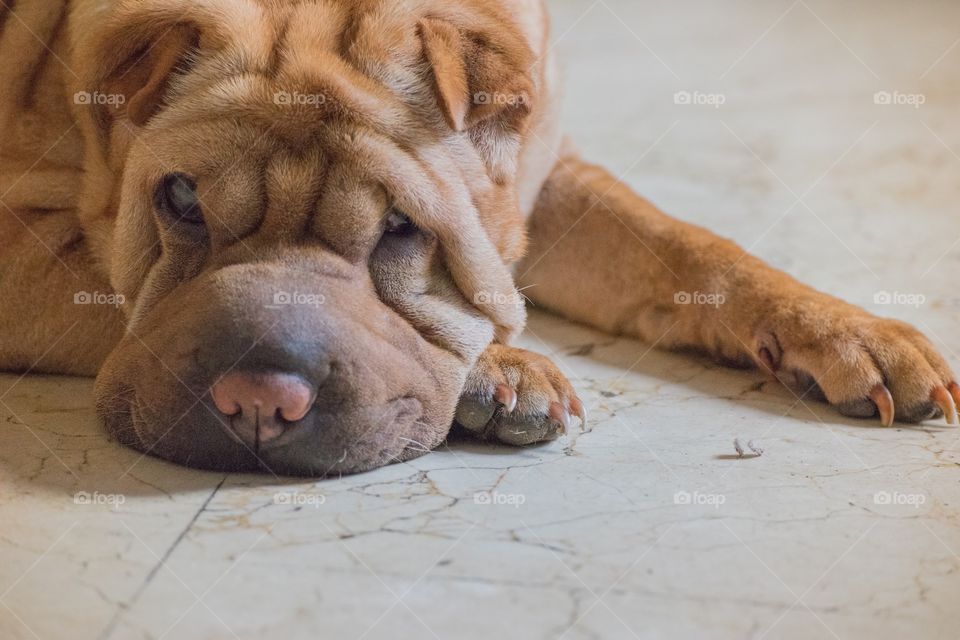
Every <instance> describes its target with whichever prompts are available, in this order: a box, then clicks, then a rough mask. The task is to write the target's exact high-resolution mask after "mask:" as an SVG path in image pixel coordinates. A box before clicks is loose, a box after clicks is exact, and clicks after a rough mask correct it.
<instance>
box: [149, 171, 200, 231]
mask: <svg viewBox="0 0 960 640" xmlns="http://www.w3.org/2000/svg"><path fill="white" fill-rule="evenodd" d="M154 200H155V204H156V207H157V209H158V210H159V211H162V212H164V213H166V214H167V215H169V216H170V217H171V218H173V219H174V220H179V221H181V222H186V223H188V224H203V211H202V210H201V208H200V198H199V197H198V196H197V183H196V182H194V181H193V178H191V177H190V176H188V175H185V174H183V173H171V174H168V175H166V176H164V177H163V180H161V181H160V184H159V185H158V186H157V193H156V196H155V198H154Z"/></svg>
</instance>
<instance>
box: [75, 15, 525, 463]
mask: <svg viewBox="0 0 960 640" xmlns="http://www.w3.org/2000/svg"><path fill="white" fill-rule="evenodd" d="M471 4H475V5H476V6H481V5H482V4H483V3H471ZM491 4H492V3H491ZM463 5H464V3H454V2H437V1H414V0H411V1H410V2H404V1H399V0H376V1H374V0H370V1H356V0H323V1H317V2H295V1H293V0H291V1H289V2H282V1H279V0H276V1H270V2H267V1H266V0H263V1H261V2H257V1H255V0H206V1H204V2H188V1H187V0H137V1H129V2H123V3H120V5H119V7H117V8H116V9H114V10H112V11H111V12H110V13H109V14H108V15H106V16H104V17H103V20H102V27H101V28H99V29H98V30H97V31H96V32H95V33H93V34H90V36H89V37H88V38H87V39H85V40H84V41H83V42H81V43H80V44H78V55H79V56H80V58H81V59H83V60H85V64H86V65H88V73H87V74H86V75H85V78H84V83H85V85H86V86H85V87H84V90H85V91H87V92H89V93H90V94H91V100H90V101H87V102H88V104H86V105H85V106H83V107H82V113H81V114H80V116H81V118H82V122H83V126H84V128H85V136H86V138H87V142H88V147H89V148H88V160H87V165H88V172H89V176H90V177H89V179H88V183H87V186H86V189H85V194H84V198H83V204H82V215H83V216H84V219H85V221H86V222H87V225H88V227H90V228H95V227H96V224H95V223H96V221H97V219H98V218H100V219H102V220H103V221H105V224H106V225H107V226H109V227H110V229H111V233H110V235H109V237H106V236H104V237H92V238H91V240H92V242H93V243H94V244H95V245H96V246H98V247H100V250H101V253H104V254H107V255H109V261H110V272H111V279H112V283H113V285H114V287H115V288H116V289H117V291H118V292H119V293H121V294H123V295H124V296H125V297H126V300H127V303H126V305H125V306H126V308H127V319H128V331H127V334H126V336H125V337H124V339H123V341H122V342H121V344H120V345H119V346H118V347H117V348H116V350H115V351H114V352H113V353H112V355H111V356H110V358H109V359H108V361H107V363H106V364H105V366H104V367H103V369H102V371H101V373H100V375H99V377H98V382H97V388H96V393H97V401H98V407H99V411H100V414H101V416H102V418H103V420H104V421H105V423H106V425H107V426H108V428H109V429H110V431H111V432H112V433H114V434H115V435H116V436H117V437H118V438H119V439H120V440H121V441H122V442H125V443H127V444H130V445H132V446H134V447H136V448H139V449H141V450H143V451H146V452H149V453H151V454H154V455H158V456H161V457H164V458H168V459H170V460H174V461H177V462H180V463H184V464H189V465H191V466H199V467H203V468H214V469H225V470H255V469H264V470H268V471H272V472H274V473H278V474H279V473H288V474H310V475H322V474H328V473H344V472H354V471H360V470H365V469H369V468H373V467H376V466H379V465H383V464H386V463H388V462H390V461H394V460H404V459H408V458H411V457H414V456H416V455H419V454H420V453H422V452H425V451H427V450H429V449H430V448H432V447H434V446H436V445H437V444H439V443H440V442H441V441H442V440H443V439H444V437H445V436H446V434H447V431H448V429H449V426H450V423H451V419H452V415H453V411H454V408H455V405H456V402H457V398H458V395H459V393H460V391H461V387H462V385H463V381H464V378H465V376H466V373H467V372H468V370H469V368H470V367H471V366H472V364H473V363H474V361H475V359H476V357H477V356H478V355H479V353H480V352H481V351H482V350H483V349H484V348H485V347H486V346H487V345H488V344H489V342H490V341H491V340H493V339H495V338H501V339H503V338H506V337H507V336H509V335H511V334H513V333H515V332H517V331H518V330H519V329H520V328H521V327H522V324H523V319H524V311H523V306H522V304H520V297H519V295H518V293H517V292H516V290H515V288H514V285H513V282H512V279H511V276H510V272H509V268H508V265H509V263H510V262H512V261H513V260H515V259H516V258H517V257H519V255H520V253H521V252H522V250H523V242H524V238H523V232H522V223H521V220H520V213H519V211H518V205H517V198H516V192H515V189H514V188H513V184H512V182H513V175H514V169H515V164H516V162H517V157H518V153H519V147H520V142H521V137H522V132H523V129H524V126H525V124H526V122H527V119H528V117H529V115H530V111H531V100H532V99H533V98H534V95H533V94H534V90H535V87H534V83H533V81H532V80H531V69H532V67H533V65H534V61H533V59H532V54H531V52H530V50H529V47H528V46H527V45H526V43H525V42H524V40H523V38H522V36H521V35H520V33H519V32H518V31H517V29H516V27H514V26H513V23H512V22H511V21H510V19H509V18H508V17H507V16H504V15H500V14H498V13H497V12H496V11H494V10H491V9H483V10H478V9H475V8H473V9H467V8H465V7H464V6H463ZM93 235H94V236H96V234H95V233H94V234H93Z"/></svg>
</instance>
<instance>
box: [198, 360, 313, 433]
mask: <svg viewBox="0 0 960 640" xmlns="http://www.w3.org/2000/svg"><path fill="white" fill-rule="evenodd" d="M210 396H211V397H212V398H213V403H214V405H215V406H216V407H217V410H218V411H219V412H220V413H222V414H223V415H224V416H225V417H226V418H227V420H229V428H230V430H231V431H232V432H233V434H234V435H235V436H237V437H238V438H240V440H241V441H242V442H243V443H245V444H248V445H252V446H254V447H256V448H258V449H259V448H260V446H261V445H264V444H267V443H268V442H270V441H272V440H275V439H277V438H279V437H280V436H281V435H283V434H284V433H285V432H286V431H287V430H288V429H289V428H291V427H292V426H293V425H295V424H296V423H297V422H299V421H300V420H302V419H303V418H304V417H305V416H306V415H307V413H309V411H310V408H311V407H312V406H313V402H314V400H315V399H316V387H315V386H313V385H311V384H310V383H308V382H307V381H306V380H304V379H303V378H302V377H300V376H298V375H295V374H289V373H248V372H244V371H237V372H232V373H228V374H227V375H225V376H224V377H222V378H220V379H219V380H217V381H216V382H215V383H214V384H213V386H212V387H211V388H210Z"/></svg>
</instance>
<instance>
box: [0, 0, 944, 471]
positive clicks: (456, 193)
mask: <svg viewBox="0 0 960 640" xmlns="http://www.w3.org/2000/svg"><path fill="white" fill-rule="evenodd" d="M548 38H549V29H548V20H547V16H546V12H545V9H544V7H543V5H542V3H541V2H539V1H538V0H523V1H512V2H507V1H506V0H460V1H452V0H354V1H348V0H324V1H318V2H295V1H292V0H291V1H283V0H206V1H205V2H199V3H198V2H186V1H185V0H141V1H133V0H126V1H117V0H61V1H59V2H50V1H41V0H19V1H17V2H14V3H13V4H12V5H9V3H8V6H5V7H3V8H0V59H3V60H5V61H11V60H12V61H15V63H14V64H4V65H2V68H0V87H2V89H0V130H2V131H3V133H4V135H3V136H2V138H0V194H2V195H0V204H2V206H0V299H2V300H3V301H4V304H2V305H0V325H2V326H3V327H5V330H4V332H3V333H2V334H0V368H3V369H6V370H11V371H33V372H56V373H68V374H78V375H91V376H93V375H95V376H97V383H96V388H95V393H96V402H97V408H98V412H99V415H100V417H101V419H102V421H103V422H104V425H105V427H106V428H107V429H108V431H109V432H110V433H111V434H112V435H113V436H114V437H115V438H116V439H118V440H119V441H120V442H123V443H124V444H127V445H129V446H132V447H135V448H137V449H139V450H141V451H144V452H146V453H149V454H151V455H157V456H160V457H163V458H167V459H170V460H173V461H175V462H179V463H182V464H186V465H190V466H197V467H202V468H212V469H224V470H263V471H269V472H273V473H277V474H297V475H315V476H321V475H327V474H333V473H349V472H357V471H363V470H366V469H371V468H374V467H377V466H381V465H384V464H388V463H390V462H394V461H399V460H405V459H409V458H412V457H415V456H418V455H422V454H423V453H425V452H427V451H429V450H430V449H432V448H433V447H435V446H437V445H439V444H440V443H441V442H442V441H443V440H444V439H445V437H446V436H447V433H448V431H449V429H450V427H451V425H452V424H454V423H456V424H459V425H460V427H463V428H464V429H466V430H467V431H470V432H473V433H475V434H476V435H477V436H478V437H483V438H490V439H496V440H499V441H502V442H505V443H509V444H514V445H525V444H530V443H533V442H538V441H542V440H549V439H552V438H555V437H557V436H558V435H559V434H561V433H563V432H564V431H565V430H567V429H569V428H572V425H573V422H574V420H575V418H579V419H580V420H583V419H585V411H584V407H583V403H582V402H581V401H580V400H579V398H577V396H576V392H575V390H574V389H573V387H572V386H571V384H570V383H569V381H567V380H566V378H565V377H564V376H563V375H562V374H561V373H560V371H559V370H558V368H557V367H556V366H555V365H554V364H553V363H552V362H550V360H549V359H547V358H545V357H543V356H540V355H538V354H534V353H531V352H528V351H525V350H522V349H518V348H515V347H512V346H510V342H511V340H512V339H513V338H514V337H515V336H516V335H517V334H518V333H519V332H520V331H522V329H523V326H524V321H525V312H524V304H523V303H524V298H523V297H522V296H521V295H520V293H519V292H518V287H520V288H522V289H523V290H524V294H525V295H527V296H529V297H530V298H531V299H532V300H533V301H534V302H536V303H537V304H538V305H539V306H542V307H545V308H548V309H551V310H553V311H555V312H557V313H559V314H561V315H563V316H564V317H567V318H570V319H572V320H576V321H580V322H583V323H586V324H589V325H591V326H594V327H597V328H599V329H602V330H604V331H608V332H610V333H615V334H622V335H628V336H633V337H637V338H640V339H642V340H645V341H648V342H651V343H656V344H657V345H659V346H663V347H667V348H676V349H695V350H699V351H702V352H705V353H708V354H710V355H711V356H713V357H715V358H716V359H718V360H720V361H722V362H725V363H729V364H731V365H734V366H748V367H749V366H756V367H760V368H762V369H765V370H767V371H768V372H769V373H770V374H771V375H774V376H776V377H778V378H780V379H781V380H783V381H784V382H786V383H788V384H794V385H799V386H800V387H801V388H803V389H804V390H807V389H810V390H812V392H813V393H814V394H815V395H818V396H819V397H821V398H822V399H824V400H826V401H828V402H830V403H831V404H833V405H835V406H836V407H837V408H838V409H839V410H840V411H841V412H843V413H845V414H847V415H853V416H859V417H874V416H878V417H879V419H880V420H881V421H882V422H883V424H886V425H889V424H892V423H893V421H894V420H903V421H911V422H915V421H921V420H925V419H930V418H935V417H943V416H945V417H946V419H947V420H948V421H949V422H954V421H955V420H956V408H955V403H956V402H960V387H958V386H957V384H956V382H955V381H954V380H955V378H954V376H953V373H952V372H951V371H950V368H949V367H948V365H947V364H946V362H945V361H944V359H943V358H942V357H941V356H940V355H939V354H938V353H937V350H936V349H935V348H934V347H933V346H932V345H931V343H930V342H929V341H928V340H927V339H926V338H925V337H924V336H923V335H921V334H920V333H919V332H918V331H917V330H916V329H914V328H912V327H910V326H909V325H906V324H904V323H901V322H898V321H894V320H886V319H882V318H877V317H875V316H872V315H870V314H868V313H867V312H866V311H864V310H862V309H859V308H857V307H854V306H852V305H849V304H846V303H845V302H843V301H841V300H838V299H836V298H833V297H831V296H828V295H826V294H822V293H819V292H817V291H814V290H812V289H811V288H809V287H806V286H805V285H803V284H801V283H799V282H797V281H796V280H794V279H793V278H791V277H790V276H788V275H786V274H784V273H782V272H779V271H777V270H774V269H772V268H770V267H768V266H767V265H765V264H763V263H762V262H761V261H759V260H757V259H756V258H753V257H752V256H750V255H748V254H746V253H745V252H744V251H743V250H742V249H740V248H739V247H737V246H736V245H735V244H733V243H731V242H729V241H727V240H724V239H722V238H719V237H717V236H715V235H713V234H712V233H710V232H708V231H706V230H704V229H701V228H699V227H695V226H693V225H689V224H686V223H683V222H680V221H678V220H675V219H673V218H671V217H669V216H667V215H666V214H664V213H662V212H660V211H659V210H657V209H656V208H655V207H654V206H653V205H652V204H650V203H649V202H647V201H646V200H644V199H643V198H641V197H640V196H638V195H637V194H635V193H634V192H633V191H631V190H630V189H629V188H628V187H627V186H626V185H624V184H622V183H620V182H618V181H617V180H616V179H615V178H614V177H613V176H612V175H611V174H610V173H609V172H607V171H606V170H604V169H603V168H601V167H598V166H596V165H593V164H590V163H588V162H586V161H584V160H583V159H581V158H580V157H579V156H578V154H577V153H576V151H575V150H573V149H572V148H571V147H570V146H569V145H567V144H564V143H563V141H562V135H561V133H562V132H561V131H560V129H559V125H558V113H559V104H558V94H559V91H558V78H557V71H556V69H555V66H554V63H553V60H552V58H551V56H550V55H549V46H548V42H549V40H548ZM532 285H535V286H532ZM694 292H695V294H696V295H698V296H708V297H710V299H711V300H713V301H714V302H717V303H716V304H699V303H691V302H698V301H692V300H688V299H686V296H690V295H693V294H694ZM271 385H272V386H271ZM261 396H262V397H261ZM264 398H265V399H264ZM278 398H279V400H278ZM271 400H273V401H274V402H273V403H272V404H271Z"/></svg>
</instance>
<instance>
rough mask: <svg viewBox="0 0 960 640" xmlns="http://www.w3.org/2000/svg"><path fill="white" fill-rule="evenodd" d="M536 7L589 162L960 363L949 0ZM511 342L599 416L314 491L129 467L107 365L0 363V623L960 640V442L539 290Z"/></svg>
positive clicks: (44, 627)
mask: <svg viewBox="0 0 960 640" xmlns="http://www.w3.org/2000/svg"><path fill="white" fill-rule="evenodd" d="M551 4H552V5H553V7H554V15H555V38H556V40H557V45H556V46H557V49H558V51H559V52H560V54H561V57H562V59H563V60H564V61H565V64H566V68H567V71H568V73H567V76H568V113H567V121H568V122H569V130H570V133H571V134H572V136H573V138H574V139H575V140H576V141H577V142H578V143H580V145H581V146H582V147H583V148H584V149H585V150H586V152H587V154H588V155H589V156H590V157H592V158H595V159H600V160H605V161H606V162H607V163H608V164H609V165H610V166H611V167H612V168H613V169H614V170H615V171H617V172H618V174H623V175H624V179H626V180H628V181H629V182H630V183H631V184H633V185H634V186H635V187H637V188H638V189H640V190H641V191H642V192H643V193H644V194H646V195H648V196H650V197H652V198H653V199H654V200H655V201H656V202H658V203H659V204H660V205H661V206H663V207H664V208H666V209H667V210H668V211H671V212H673V213H675V214H677V215H679V216H680V217H684V218H686V219H690V220H693V221H696V222H699V223H701V224H704V225H707V226H710V227H712V228H714V229H717V230H718V231H720V232H722V233H723V234H725V235H729V236H731V237H734V238H736V239H737V240H738V241H739V242H741V243H742V244H743V245H745V246H748V247H751V248H752V250H753V251H755V252H756V253H758V254H760V255H761V256H762V257H764V258H766V259H767V260H769V261H771V262H773V263H774V264H776V265H777V266H780V267H783V268H786V269H788V270H790V271H792V272H793V273H795V274H797V275H798V276H801V277H802V278H804V279H805V280H807V281H809V282H811V283H813V284H815V285H817V286H818V287H820V288H823V289H826V290H829V291H830V292H832V293H835V294H837V295H840V296H842V297H845V298H847V299H849V300H850V301H853V302H856V303H859V304H863V305H866V306H868V307H870V308H871V309H873V310H875V311H878V312H882V313H884V314H888V315H893V316H897V317H900V318H903V319H905V320H909V321H911V322H913V323H915V324H916V325H918V326H919V327H920V328H921V329H923V330H924V331H925V332H927V333H928V335H929V336H930V337H931V338H932V339H933V340H934V341H935V342H936V343H937V344H938V345H939V346H940V347H941V348H942V350H943V351H944V352H945V354H947V355H948V357H949V359H950V361H951V363H952V364H953V365H954V367H955V368H957V369H960V357H958V356H957V352H960V337H958V335H957V333H956V331H957V328H958V322H957V321H958V318H960V292H958V290H957V288H956V283H957V273H958V265H960V239H958V238H960V217H958V215H957V202H958V201H960V156H958V153H960V126H958V125H957V113H958V112H960V84H958V83H957V78H958V72H960V45H958V38H960V28H958V27H957V25H958V24H960V20H958V18H960V5H952V4H949V3H945V2H911V3H904V2H877V1H870V0H856V1H853V0H852V1H850V2H843V3H835V2H829V1H827V0H809V1H805V0H797V1H796V2H792V3H791V2H790V1H789V0H785V1H783V2H780V1H777V2H760V1H759V0H754V1H750V2H747V1H741V2H731V1H722V2H718V1H704V2H669V1H667V0H662V1H656V2H654V1H651V0H644V1H643V2H635V1H632V0H598V1H597V2H595V3H592V4H591V1H590V0H579V1H574V0H556V1H554V2H552V3H551ZM678 92H687V93H686V94H684V93H680V97H679V99H675V94H677V93H678ZM877 92H887V93H886V94H883V93H881V94H880V96H879V98H878V99H875V94H876V93H877ZM886 95H889V96H890V102H893V103H902V104H883V102H884V101H885V100H884V97H885V96H886ZM685 96H689V97H690V100H689V102H690V103H691V104H683V103H684V102H685V100H684V97H685ZM921 100H922V101H923V104H922V105H919V106H917V107H915V106H914V105H913V104H910V103H917V102H920V101H921ZM697 103H700V104H697ZM718 103H722V104H718ZM878 103H879V104H878ZM884 292H886V293H887V294H888V295H887V296H886V297H885V296H884ZM887 299H889V300H891V301H893V303H894V304H883V303H884V302H885V301H886V300H887ZM523 343H524V344H525V345H527V346H529V347H531V348H535V349H539V350H541V351H543V352H547V353H550V354H552V355H553V356H554V357H555V358H557V359H558V360H559V362H560V363H561V364H562V365H563V367H564V369H565V370H566V371H567V372H568V374H569V375H570V376H571V377H572V378H573V379H575V380H576V381H577V386H578V388H579V390H580V393H581V396H582V397H583V398H584V399H585V401H586V403H587V405H588V408H589V411H590V414H591V416H592V421H591V426H592V431H591V432H589V433H586V434H584V435H582V436H580V437H579V438H578V439H577V440H576V442H572V441H569V440H563V441H561V442H558V443H555V444H552V445H548V446H543V447H538V448H532V449H527V450H508V449H500V448H493V447H489V446H482V445H478V444H474V443H470V442H457V443H452V444H451V445H450V446H449V448H446V449H443V450H441V451H438V452H435V453H433V454H431V455H428V456H426V457H424V458H422V459H419V460H417V461H414V462H412V463H409V464H403V465H396V466H392V467H389V468H385V469H381V470H379V471H375V472H372V473H367V474H364V475H360V476H355V477H349V478H343V479H339V480H327V481H323V482H316V483H304V482H291V481H280V480H275V479H273V478H271V477H253V476H236V475H227V476H224V475H218V474H208V473H200V472H195V471H190V470H186V469H182V468H178V467H174V466H171V465H168V464H165V463H162V462H159V461H157V460H154V459H150V458H141V457H140V456H139V455H138V454H136V453H134V452H132V451H127V450H124V449H120V448H118V447H116V446H115V445H113V444H111V443H110V442H109V441H107V440H106V439H105V438H104V436H103V434H102V433H101V431H100V429H99V428H98V426H97V424H96V421H95V419H94V416H93V412H92V409H91V401H90V392H91V383H90V382H89V381H85V380H66V379H45V378H33V377H29V378H25V379H22V380H19V379H17V378H16V377H14V376H4V377H2V378H0V394H2V399H3V402H4V403H5V404H6V405H9V409H10V410H7V409H2V410H0V411H2V415H3V418H4V424H3V428H2V429H0V461H2V464H0V638H34V637H37V638H43V639H44V640H46V639H47V638H71V639H83V638H109V639H126V638H233V637H239V638H258V637H277V638H281V637H282V638H291V639H295V638H311V639H314V638H348V639H369V640H373V639H376V638H456V639H467V638H470V639H472V638H484V639H486V638H543V639H547V638H564V639H568V640H578V639H587V638H602V639H615V638H684V637H689V638H706V637H722V638H747V637H749V638H798V639H804V640H808V639H813V638H867V637H869V638H903V637H916V638H920V637H922V638H948V637H950V638H952V637H956V634H957V629H958V628H960V609H958V607H957V606H956V601H957V596H958V593H960V558H958V556H957V553H960V521H958V515H957V513H958V512H957V507H958V505H960V482H958V478H960V466H958V465H960V454H958V450H957V449H958V444H960V443H958V440H960V431H958V430H956V429H952V428H947V427H945V426H943V425H942V424H930V425H925V426H921V427H912V428H910V427H896V428H892V429H883V428H880V427H879V425H878V424H874V423H871V422H856V421H851V420H847V419H844V418H841V417H839V416H838V415H837V414H836V413H834V412H833V411H832V410H831V409H830V408H828V407H825V406H822V405H818V404H816V403H811V402H807V401H798V399H797V398H796V397H794V396H793V395H791V393H790V392H788V391H786V390H783V389H779V388H777V387H775V386H773V385H771V384H764V382H763V378H762V377H761V376H760V375H759V374H757V373H750V372H731V371H726V370H722V369H719V368H716V367H714V366H712V365H709V364H705V363H704V362H701V361H698V360H695V359H691V358H688V357H684V356H677V355H670V354H665V353H661V352H659V351H656V350H650V349H649V348H648V347H647V346H645V345H642V344H639V343H635V342H631V341H628V340H617V339H613V338H610V337H607V336H603V335H600V334H597V333H594V332H591V331H589V330H585V329H583V328H579V327H575V326H571V325H569V324H567V323H564V322H563V321H560V320H557V319H555V318H552V317H549V316H546V315H541V314H537V313H534V315H533V319H532V322H531V325H530V330H529V331H528V332H527V333H526V335H525V336H524V338H523ZM734 438H740V439H741V440H742V441H743V442H744V443H746V441H748V440H754V441H755V442H757V443H759V444H760V445H761V446H762V448H763V449H764V450H765V452H764V454H763V456H762V457H754V458H749V459H747V458H744V459H739V458H737V457H736V456H735V455H734V448H733V440H734Z"/></svg>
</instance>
